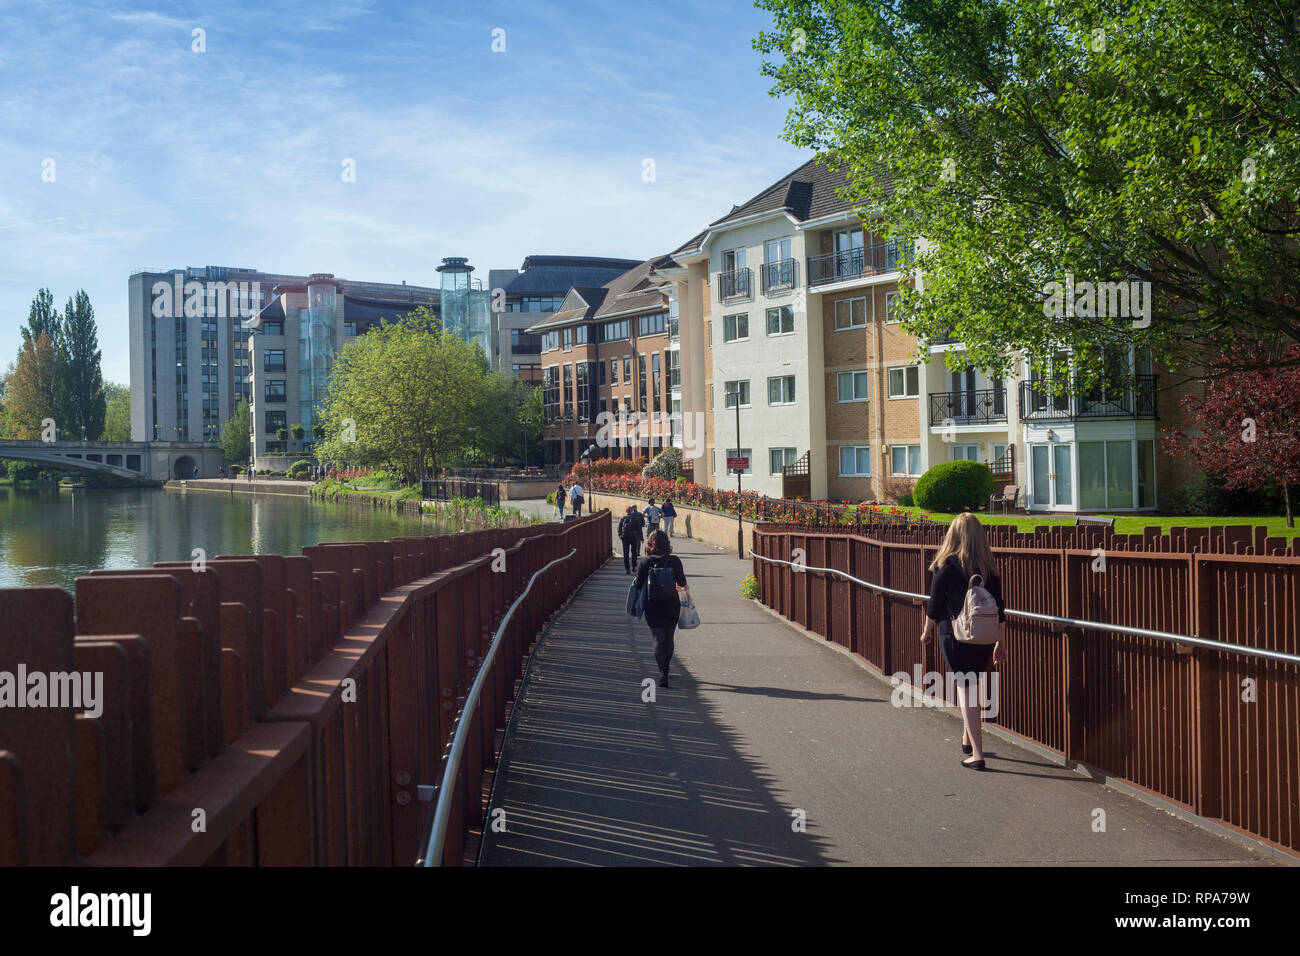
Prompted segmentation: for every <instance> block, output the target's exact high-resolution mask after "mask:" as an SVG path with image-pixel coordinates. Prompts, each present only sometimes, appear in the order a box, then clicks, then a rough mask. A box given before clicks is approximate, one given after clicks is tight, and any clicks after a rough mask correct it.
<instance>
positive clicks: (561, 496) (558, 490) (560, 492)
mask: <svg viewBox="0 0 1300 956" xmlns="http://www.w3.org/2000/svg"><path fill="white" fill-rule="evenodd" d="M568 497H569V493H568V492H567V491H565V490H564V482H560V483H559V484H558V485H556V486H555V507H557V508H559V509H560V520H561V521H563V520H564V502H565V501H566V500H568Z"/></svg>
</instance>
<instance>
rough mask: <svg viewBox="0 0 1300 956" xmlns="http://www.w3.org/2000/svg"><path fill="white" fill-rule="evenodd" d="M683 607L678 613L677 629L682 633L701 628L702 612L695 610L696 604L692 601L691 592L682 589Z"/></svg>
mask: <svg viewBox="0 0 1300 956" xmlns="http://www.w3.org/2000/svg"><path fill="white" fill-rule="evenodd" d="M682 591H683V592H684V593H683V594H682V607H681V610H680V611H678V612H677V628H678V629H679V630H682V631H689V630H692V629H694V628H697V627H699V626H700V612H699V611H697V610H696V609H695V602H694V601H692V600H691V592H690V591H688V590H687V589H686V588H682Z"/></svg>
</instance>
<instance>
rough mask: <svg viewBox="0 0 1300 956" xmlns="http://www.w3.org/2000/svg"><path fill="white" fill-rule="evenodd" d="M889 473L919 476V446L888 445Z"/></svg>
mask: <svg viewBox="0 0 1300 956" xmlns="http://www.w3.org/2000/svg"><path fill="white" fill-rule="evenodd" d="M889 471H890V474H894V475H919V474H920V473H921V446H920V445H890V446H889Z"/></svg>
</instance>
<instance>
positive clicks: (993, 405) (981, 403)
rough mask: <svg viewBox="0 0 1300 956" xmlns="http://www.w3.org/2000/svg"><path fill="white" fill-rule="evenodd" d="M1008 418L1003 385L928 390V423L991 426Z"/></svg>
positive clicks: (1005, 393)
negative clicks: (955, 390) (952, 389)
mask: <svg viewBox="0 0 1300 956" xmlns="http://www.w3.org/2000/svg"><path fill="white" fill-rule="evenodd" d="M1006 420H1007V390H1006V389H1005V388H969V389H963V390H961V391H959V392H931V393H930V424H931V425H940V426H941V425H946V424H948V423H950V422H951V423H952V424H956V425H992V424H996V423H997V422H1005V421H1006Z"/></svg>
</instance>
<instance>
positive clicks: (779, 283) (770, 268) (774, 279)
mask: <svg viewBox="0 0 1300 956" xmlns="http://www.w3.org/2000/svg"><path fill="white" fill-rule="evenodd" d="M792 288H794V260H793V259H792V258H790V239H789V238H788V237H787V238H785V239H769V240H767V242H765V243H763V291H764V292H765V293H766V292H778V291H781V290H783V289H792Z"/></svg>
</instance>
